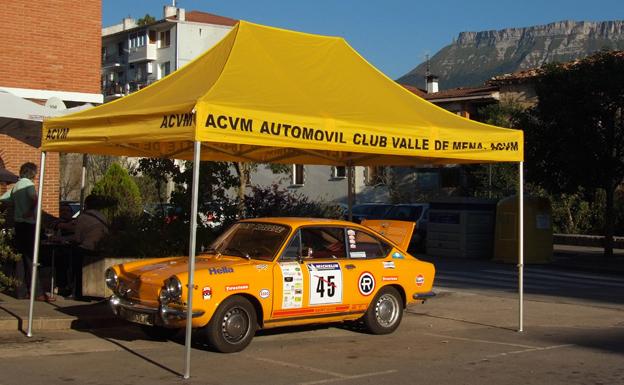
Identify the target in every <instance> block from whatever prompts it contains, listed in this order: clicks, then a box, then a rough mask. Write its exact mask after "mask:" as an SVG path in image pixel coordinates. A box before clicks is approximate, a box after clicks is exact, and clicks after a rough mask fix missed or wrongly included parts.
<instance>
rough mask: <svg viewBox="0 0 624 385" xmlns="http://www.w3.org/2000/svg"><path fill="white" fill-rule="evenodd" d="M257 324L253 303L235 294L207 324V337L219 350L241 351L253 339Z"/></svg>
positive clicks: (220, 306) (224, 351) (228, 351)
mask: <svg viewBox="0 0 624 385" xmlns="http://www.w3.org/2000/svg"><path fill="white" fill-rule="evenodd" d="M257 325H258V320H257V316H256V310H255V309H254V307H253V305H252V304H251V303H250V302H249V301H248V300H247V299H245V298H243V297H241V296H233V297H230V298H228V299H226V300H225V301H223V303H222V304H221V305H219V307H218V308H217V311H216V312H215V313H214V314H213V316H212V318H211V319H210V322H209V323H208V325H206V327H205V334H206V339H207V340H208V343H209V344H210V345H211V346H212V347H213V348H214V349H215V350H216V351H218V352H221V353H234V352H240V351H241V350H243V349H245V348H246V347H247V345H249V343H250V342H251V340H252V339H253V337H254V335H255V334H256V328H257Z"/></svg>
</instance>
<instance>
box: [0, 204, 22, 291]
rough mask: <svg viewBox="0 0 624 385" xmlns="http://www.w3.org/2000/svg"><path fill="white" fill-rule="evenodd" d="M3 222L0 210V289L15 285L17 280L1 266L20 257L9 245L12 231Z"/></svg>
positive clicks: (2, 214) (11, 262)
mask: <svg viewBox="0 0 624 385" xmlns="http://www.w3.org/2000/svg"><path fill="white" fill-rule="evenodd" d="M4 223H5V220H4V213H2V212H0V291H2V290H4V289H6V288H9V287H15V286H16V284H17V282H16V281H15V279H13V278H11V277H7V276H6V275H5V274H4V268H3V266H5V265H8V264H14V263H15V262H16V261H19V260H20V257H21V256H20V255H19V254H17V253H16V252H15V251H14V250H13V248H12V247H11V243H12V242H11V241H12V232H11V231H10V230H9V229H6V228H4Z"/></svg>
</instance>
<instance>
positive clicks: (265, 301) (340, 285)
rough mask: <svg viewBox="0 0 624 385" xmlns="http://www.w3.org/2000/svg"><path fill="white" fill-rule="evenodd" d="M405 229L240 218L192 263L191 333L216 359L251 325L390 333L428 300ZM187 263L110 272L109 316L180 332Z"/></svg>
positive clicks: (247, 334) (150, 330) (160, 331)
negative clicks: (355, 324) (337, 325)
mask: <svg viewBox="0 0 624 385" xmlns="http://www.w3.org/2000/svg"><path fill="white" fill-rule="evenodd" d="M413 230H414V223H413V222H401V221H385V220H375V221H365V222H363V223H362V225H358V224H355V223H351V222H345V221H339V220H330V219H313V218H258V219H248V220H242V221H240V222H237V223H235V224H234V225H233V226H232V227H231V228H229V229H228V230H227V231H225V232H224V233H223V234H222V235H221V236H220V237H219V238H218V239H216V240H215V241H214V243H213V244H212V246H211V247H212V248H211V249H209V250H207V251H206V252H205V254H201V255H199V256H197V258H196V265H195V282H194V285H193V287H192V290H193V294H192V295H193V303H192V306H193V312H192V314H193V320H192V324H193V327H194V328H201V329H202V330H203V333H204V335H205V337H206V339H207V341H208V342H209V343H210V345H212V347H214V349H216V350H217V351H220V352H228V353H229V352H236V351H240V350H243V349H244V348H245V347H246V346H247V345H248V344H249V343H250V342H251V339H252V338H253V336H254V334H255V331H256V330H257V329H258V328H272V327H278V326H292V325H302V324H311V323H324V322H338V321H356V320H359V321H361V322H362V323H363V324H364V326H365V327H366V328H367V329H368V331H369V332H371V333H374V334H386V333H391V332H393V331H394V330H395V329H396V328H397V327H398V326H399V323H400V322H401V318H402V315H403V309H404V308H405V306H406V305H407V304H409V303H415V302H423V301H424V300H425V299H427V298H429V297H432V296H433V295H434V294H433V292H432V291H431V290H432V286H433V279H434V275H435V268H434V266H433V265H432V264H431V263H428V262H423V261H420V260H418V259H416V258H414V257H413V256H411V255H409V254H408V253H407V252H406V251H405V250H406V249H407V245H408V244H409V241H410V239H411V235H412V232H413ZM187 261H188V257H186V256H185V257H172V258H158V259H144V260H139V261H135V262H130V263H125V264H121V265H116V266H113V267H111V268H110V269H108V270H107V271H106V284H107V286H108V287H109V288H110V289H111V290H112V291H113V293H114V295H113V296H111V298H110V304H111V307H112V308H113V311H114V312H115V314H117V315H118V316H119V317H121V318H124V319H126V320H128V321H131V322H135V323H138V324H141V325H142V328H143V330H144V331H145V332H146V334H148V335H149V336H151V337H155V338H167V337H170V336H172V335H173V334H175V333H176V332H177V331H178V330H179V329H180V328H184V327H185V325H186V315H187V303H186V301H187V295H188V294H187V290H188V286H187V284H188V263H187Z"/></svg>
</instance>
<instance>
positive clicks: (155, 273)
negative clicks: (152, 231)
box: [128, 256, 266, 285]
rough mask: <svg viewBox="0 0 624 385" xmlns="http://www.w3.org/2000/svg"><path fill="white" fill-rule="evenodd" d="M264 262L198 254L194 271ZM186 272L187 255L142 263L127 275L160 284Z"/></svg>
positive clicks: (221, 269)
mask: <svg viewBox="0 0 624 385" xmlns="http://www.w3.org/2000/svg"><path fill="white" fill-rule="evenodd" d="M258 263H266V262H262V261H256V260H251V261H250V260H247V259H244V258H237V257H219V258H217V257H215V256H200V257H197V258H196V259H195V271H199V270H208V271H210V270H211V269H213V270H212V271H214V272H215V273H217V274H219V273H220V272H224V271H227V269H228V268H233V267H234V266H243V265H251V264H258ZM187 272H188V257H179V258H170V259H165V260H159V261H158V262H155V263H151V264H146V265H142V266H139V267H136V268H134V269H132V270H131V271H129V272H128V273H129V275H134V276H135V277H140V280H141V282H144V283H149V284H157V285H162V284H163V282H164V281H165V280H166V279H167V278H169V277H171V276H172V275H178V276H180V275H186V273H187Z"/></svg>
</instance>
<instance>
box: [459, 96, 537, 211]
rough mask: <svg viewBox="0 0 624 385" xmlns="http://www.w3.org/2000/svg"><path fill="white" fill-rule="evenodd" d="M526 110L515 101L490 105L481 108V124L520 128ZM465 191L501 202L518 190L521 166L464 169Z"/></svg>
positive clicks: (498, 164)
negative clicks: (466, 188) (519, 167)
mask: <svg viewBox="0 0 624 385" xmlns="http://www.w3.org/2000/svg"><path fill="white" fill-rule="evenodd" d="M524 111H525V110H524V108H523V107H522V106H521V105H519V104H518V103H515V102H513V101H505V102H501V103H495V104H489V105H487V106H484V107H481V108H480V109H479V116H480V117H481V119H480V121H482V122H483V123H487V124H492V125H494V126H499V127H507V128H518V127H521V125H520V121H521V118H522V116H523V114H524ZM464 169H465V171H466V176H467V183H466V185H467V186H469V188H468V191H467V192H466V193H467V194H468V195H470V196H475V197H482V198H494V199H501V198H504V197H506V196H509V195H512V194H514V193H515V192H516V191H517V190H518V167H517V165H516V164H510V163H494V164H487V165H481V164H479V165H467V166H464Z"/></svg>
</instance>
